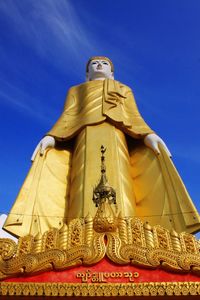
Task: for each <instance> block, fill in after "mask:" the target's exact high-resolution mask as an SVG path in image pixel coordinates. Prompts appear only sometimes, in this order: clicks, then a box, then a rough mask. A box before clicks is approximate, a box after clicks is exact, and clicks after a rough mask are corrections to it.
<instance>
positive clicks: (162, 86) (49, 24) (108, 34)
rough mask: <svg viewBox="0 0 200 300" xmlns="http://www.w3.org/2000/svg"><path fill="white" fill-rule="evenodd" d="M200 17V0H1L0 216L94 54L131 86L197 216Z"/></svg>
mask: <svg viewBox="0 0 200 300" xmlns="http://www.w3.org/2000/svg"><path fill="white" fill-rule="evenodd" d="M199 15H200V1H199V0H190V1H189V0H162V1H160V0H151V1H149V0H140V1H137V0H123V1H122V0H118V1H111V0H101V1H92V0H87V1H86V0H74V1H72V0H71V1H70V0H69V1H67V0H42V1H39V0H1V1H0V66H1V68H0V112H1V118H0V122H1V126H0V130H1V142H0V145H1V148H0V151H1V156H0V174H1V175H0V213H7V212H8V211H9V209H10V208H11V205H12V203H13V201H14V199H15V197H16V195H17V192H18V190H19V189H20V186H21V184H22V182H23V180H24V178H25V176H26V174H27V172H28V169H29V168H30V157H31V154H32V151H33V150H34V147H35V146H36V144H37V143H38V141H39V140H40V138H41V137H42V136H43V135H44V134H45V133H46V132H47V131H48V130H49V129H50V128H51V126H52V125H53V124H54V122H55V120H56V119H57V117H58V116H59V114H60V113H61V111H62V107H63V103H64V99H65V95H66V92H67V90H68V88H69V87H70V86H72V85H76V84H79V83H81V82H83V81H84V80H85V64H86V62H87V60H88V58H89V57H90V56H93V55H105V56H108V57H109V58H111V60H112V61H113V63H114V66H115V70H116V71H115V78H116V79H117V80H120V81H121V82H123V83H125V84H127V85H129V86H130V87H131V88H132V89H133V91H134V94H135V97H136V101H137V104H138V106H139V109H140V111H141V113H142V115H143V116H144V119H145V120H146V121H147V122H148V124H149V125H150V126H151V127H152V128H153V129H154V130H155V131H156V132H157V133H158V134H159V135H160V136H161V137H162V138H163V139H164V141H165V142H166V143H167V145H168V147H169V149H170V151H171V152H172V154H173V160H174V162H175V164H176V167H177V169H178V170H179V173H180V174H181V176H182V178H183V180H184V182H185V185H186V186H187V189H188V191H189V193H190V195H191V197H192V199H193V201H194V202H195V204H196V206H197V208H198V210H199V211H200V201H199V199H200V188H199V178H200V174H199V172H200V171H199V170H200V156H199V152H200V139H199V137H200V135H199V128H200V116H199V111H200V84H199V81H200V18H199Z"/></svg>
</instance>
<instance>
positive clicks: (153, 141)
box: [144, 133, 172, 158]
mask: <svg viewBox="0 0 200 300" xmlns="http://www.w3.org/2000/svg"><path fill="white" fill-rule="evenodd" d="M144 143H145V145H146V146H147V147H149V148H150V149H152V150H153V151H154V152H155V153H156V154H157V155H159V154H160V150H159V144H161V145H162V146H163V148H164V149H165V151H166V153H167V155H168V156H169V157H170V158H171V157H172V155H171V153H170V151H169V149H168V148H167V146H166V144H165V142H164V141H163V140H162V139H161V138H160V137H159V136H158V135H157V134H155V133H150V134H148V135H147V136H145V138H144Z"/></svg>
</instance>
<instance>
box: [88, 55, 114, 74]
mask: <svg viewBox="0 0 200 300" xmlns="http://www.w3.org/2000/svg"><path fill="white" fill-rule="evenodd" d="M99 59H100V60H106V61H108V62H109V64H110V65H111V71H112V72H114V66H113V63H112V61H111V60H110V59H109V58H108V57H105V56H92V57H90V59H89V60H88V62H87V65H86V72H88V71H89V70H88V68H89V64H90V62H91V61H92V60H99Z"/></svg>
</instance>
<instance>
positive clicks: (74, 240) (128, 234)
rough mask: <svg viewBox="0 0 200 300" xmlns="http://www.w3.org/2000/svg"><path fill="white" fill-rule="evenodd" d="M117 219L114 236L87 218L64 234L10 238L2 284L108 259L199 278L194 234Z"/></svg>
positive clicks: (2, 248)
mask: <svg viewBox="0 0 200 300" xmlns="http://www.w3.org/2000/svg"><path fill="white" fill-rule="evenodd" d="M116 220H117V221H116V222H117V230H116V231H115V232H112V231H111V232H110V231H109V230H108V231H107V232H96V231H95V230H94V229H93V228H94V220H93V219H92V218H91V216H90V215H88V216H87V217H86V218H85V219H74V220H72V221H71V222H70V223H69V224H68V225H66V224H65V225H63V227H62V228H61V229H60V230H58V229H54V228H52V229H51V230H49V231H47V232H45V233H44V234H43V236H41V235H37V236H36V237H35V238H33V237H32V236H25V237H23V238H20V239H19V242H18V244H17V245H16V244H15V242H14V241H12V240H10V239H0V279H4V278H6V277H11V276H12V277H13V276H17V275H20V274H32V273H34V272H38V271H46V270H52V269H54V270H64V269H66V268H69V267H73V266H78V265H92V264H95V263H97V262H99V261H100V260H101V259H102V258H103V257H105V256H107V257H108V258H109V259H110V260H111V261H112V262H114V263H116V264H120V265H125V264H132V265H139V266H143V267H148V268H157V267H159V268H160V267H161V268H163V269H166V270H172V271H177V272H193V273H195V274H197V275H200V244H199V241H197V240H196V239H195V237H194V236H193V235H191V234H188V233H181V234H178V233H176V232H175V231H171V232H169V231H168V230H166V229H165V228H163V227H161V226H154V227H151V226H150V225H149V224H147V223H145V224H143V222H142V221H141V220H139V219H137V218H122V217H121V216H120V215H119V217H118V218H116ZM177 289H178V288H177ZM147 292H148V291H147V290H146V293H147ZM149 293H150V294H151V292H150V291H149ZM152 293H153V291H152Z"/></svg>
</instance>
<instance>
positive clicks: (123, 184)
mask: <svg viewBox="0 0 200 300" xmlns="http://www.w3.org/2000/svg"><path fill="white" fill-rule="evenodd" d="M101 145H104V146H105V147H106V149H107V150H106V172H107V177H108V180H109V183H110V184H111V186H112V187H113V188H114V189H115V191H116V205H115V210H116V215H120V217H122V218H128V217H134V216H137V217H139V218H141V219H142V221H148V222H149V223H150V224H151V225H156V224H160V225H161V226H163V227H165V228H168V229H175V230H176V231H177V232H181V231H187V232H190V233H194V232H197V231H199V230H200V218H199V214H198V212H197V210H196V208H195V206H194V204H193V202H192V200H191V199H190V197H189V195H188V193H187V191H186V189H185V186H184V184H183V182H182V180H181V178H180V176H179V174H178V173H177V171H176V169H175V167H174V165H173V162H172V160H171V154H170V152H169V150H168V149H167V146H166V145H165V143H164V142H163V140H162V139H161V138H159V137H158V136H157V135H156V134H155V133H154V131H153V130H152V129H151V128H150V127H149V126H148V125H147V124H146V123H145V121H144V120H143V118H142V116H141V115H140V113H139V111H138V109H137V105H136V103H135V100H134V96H133V93H132V91H131V89H130V88H129V87H128V86H126V85H124V84H122V83H121V82H119V81H116V80H114V67H113V64H112V62H111V61H110V60H109V59H108V58H106V57H92V58H91V59H90V60H89V61H88V63H87V81H86V82H85V83H82V84H80V85H78V86H73V87H71V88H70V89H69V91H68V95H67V98H66V102H65V105H64V110H63V113H62V115H61V116H60V118H59V119H58V121H57V122H56V123H55V125H54V126H53V128H52V129H51V130H50V131H49V132H48V133H47V135H46V136H45V137H44V138H43V139H42V140H41V141H40V143H39V144H38V146H37V147H36V149H35V151H34V154H33V164H32V166H31V169H30V171H29V173H28V175H27V178H26V179H25V182H24V184H23V186H22V188H21V190H20V192H19V195H18V197H17V199H16V201H15V203H14V205H13V207H12V209H11V212H10V214H9V216H8V218H7V220H6V222H5V224H4V229H5V230H6V231H8V232H10V233H11V234H13V235H15V236H25V235H27V234H32V235H34V236H35V235H36V234H38V233H41V234H43V233H44V232H45V231H47V230H49V229H50V228H52V227H55V228H61V227H62V226H63V224H64V223H68V222H69V221H70V220H72V219H74V218H84V217H86V216H87V215H88V214H90V215H91V216H92V217H93V218H94V216H95V214H96V211H97V208H96V207H95V205H94V203H93V201H92V196H93V189H94V187H95V186H96V185H97V184H98V181H99V177H100V172H99V170H100V160H99V151H100V148H101Z"/></svg>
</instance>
